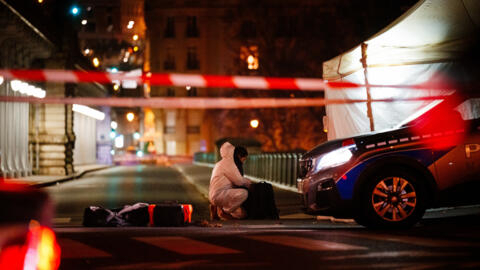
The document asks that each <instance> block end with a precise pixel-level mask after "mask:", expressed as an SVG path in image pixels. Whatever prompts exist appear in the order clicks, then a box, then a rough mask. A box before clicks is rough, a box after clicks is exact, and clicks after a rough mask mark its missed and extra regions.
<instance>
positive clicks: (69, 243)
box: [58, 238, 112, 259]
mask: <svg viewBox="0 0 480 270" xmlns="http://www.w3.org/2000/svg"><path fill="white" fill-rule="evenodd" d="M58 243H59V245H60V248H61V249H62V259H81V258H105V257H111V256H112V255H110V254H108V253H107V252H105V251H103V250H100V249H96V248H93V247H90V246H88V245H85V244H84V243H81V242H78V241H75V240H72V239H68V238H59V239H58Z"/></svg>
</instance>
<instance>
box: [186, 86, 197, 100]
mask: <svg viewBox="0 0 480 270" xmlns="http://www.w3.org/2000/svg"><path fill="white" fill-rule="evenodd" d="M186 89H187V96H189V97H196V96H197V88H196V87H191V86H187V87H186Z"/></svg>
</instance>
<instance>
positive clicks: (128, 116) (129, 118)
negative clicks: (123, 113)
mask: <svg viewBox="0 0 480 270" xmlns="http://www.w3.org/2000/svg"><path fill="white" fill-rule="evenodd" d="M133 119H135V114H133V113H132V112H129V113H127V120H128V122H132V121H133Z"/></svg>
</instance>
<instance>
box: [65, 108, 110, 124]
mask: <svg viewBox="0 0 480 270" xmlns="http://www.w3.org/2000/svg"><path fill="white" fill-rule="evenodd" d="M72 111H74V112H78V113H81V114H83V115H86V116H89V117H92V118H95V119H97V120H100V121H102V120H103V119H105V114H104V113H103V112H101V111H99V110H95V109H92V108H90V107H88V106H84V105H79V104H73V107H72Z"/></svg>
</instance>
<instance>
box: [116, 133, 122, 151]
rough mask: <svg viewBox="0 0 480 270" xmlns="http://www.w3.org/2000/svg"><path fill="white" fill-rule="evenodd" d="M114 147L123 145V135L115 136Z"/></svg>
mask: <svg viewBox="0 0 480 270" xmlns="http://www.w3.org/2000/svg"><path fill="white" fill-rule="evenodd" d="M115 147H117V148H122V147H123V135H119V136H118V137H116V138H115Z"/></svg>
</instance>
